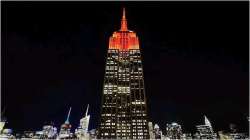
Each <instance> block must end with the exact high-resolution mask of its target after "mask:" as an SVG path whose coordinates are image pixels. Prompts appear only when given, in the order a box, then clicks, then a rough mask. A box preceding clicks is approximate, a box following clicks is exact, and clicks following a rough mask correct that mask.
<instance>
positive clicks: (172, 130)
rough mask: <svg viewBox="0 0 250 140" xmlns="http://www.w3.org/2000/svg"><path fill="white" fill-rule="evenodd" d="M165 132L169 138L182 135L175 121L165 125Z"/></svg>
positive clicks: (176, 137)
mask: <svg viewBox="0 0 250 140" xmlns="http://www.w3.org/2000/svg"><path fill="white" fill-rule="evenodd" d="M166 133H167V134H166V137H168V138H169V139H181V138H182V135H183V134H182V129H181V125H179V124H178V123H175V122H173V123H171V124H167V125H166Z"/></svg>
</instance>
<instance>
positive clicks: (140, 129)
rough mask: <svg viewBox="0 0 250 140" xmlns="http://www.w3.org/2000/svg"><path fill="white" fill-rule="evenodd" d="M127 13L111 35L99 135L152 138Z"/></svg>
mask: <svg viewBox="0 0 250 140" xmlns="http://www.w3.org/2000/svg"><path fill="white" fill-rule="evenodd" d="M125 14H126V13H125V9H123V16H122V19H121V28H120V30H119V31H115V32H114V33H113V35H112V36H111V37H110V38H109V48H108V54H107V59H106V69H105V77H104V86H103V97H102V111H101V124H100V127H99V133H98V138H102V139H149V131H148V122H147V107H146V97H145V89H144V80H143V69H142V59H141V53H140V48H139V41H138V37H137V36H136V33H135V32H133V31H130V30H128V28H127V20H126V15H125Z"/></svg>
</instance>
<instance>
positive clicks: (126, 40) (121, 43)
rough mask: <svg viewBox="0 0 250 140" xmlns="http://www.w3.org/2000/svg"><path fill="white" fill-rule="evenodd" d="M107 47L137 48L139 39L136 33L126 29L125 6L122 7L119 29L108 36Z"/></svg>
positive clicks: (120, 48)
mask: <svg viewBox="0 0 250 140" xmlns="http://www.w3.org/2000/svg"><path fill="white" fill-rule="evenodd" d="M109 49H119V50H128V49H139V41H138V37H137V36H136V33H135V32H133V31H130V30H128V27H127V19H126V13H125V8H123V15H122V20H121V29H120V30H119V31H117V32H114V33H113V35H112V36H111V37H110V38H109Z"/></svg>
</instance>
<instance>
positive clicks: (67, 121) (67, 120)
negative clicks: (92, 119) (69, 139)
mask: <svg viewBox="0 0 250 140" xmlns="http://www.w3.org/2000/svg"><path fill="white" fill-rule="evenodd" d="M70 112H71V107H70V108H69V113H68V116H67V119H66V121H65V123H66V124H69V116H70Z"/></svg>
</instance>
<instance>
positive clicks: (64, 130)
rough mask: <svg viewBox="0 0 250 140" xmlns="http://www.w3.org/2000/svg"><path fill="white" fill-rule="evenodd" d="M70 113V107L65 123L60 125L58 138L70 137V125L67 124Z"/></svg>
mask: <svg viewBox="0 0 250 140" xmlns="http://www.w3.org/2000/svg"><path fill="white" fill-rule="evenodd" d="M70 112H71V107H70V109H69V112H68V116H67V119H66V121H65V122H64V124H62V125H61V129H60V132H59V138H63V139H65V138H69V137H71V133H70V130H71V124H70V123H69V117H70Z"/></svg>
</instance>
